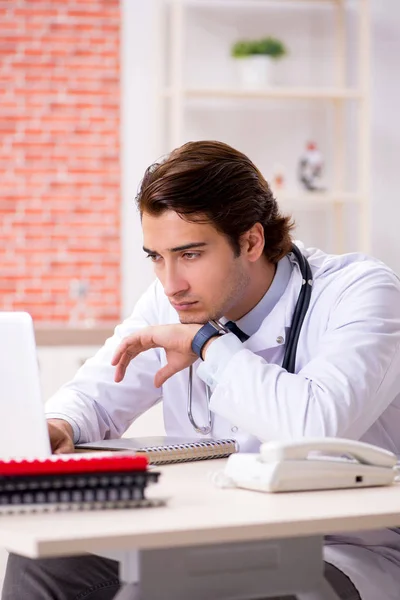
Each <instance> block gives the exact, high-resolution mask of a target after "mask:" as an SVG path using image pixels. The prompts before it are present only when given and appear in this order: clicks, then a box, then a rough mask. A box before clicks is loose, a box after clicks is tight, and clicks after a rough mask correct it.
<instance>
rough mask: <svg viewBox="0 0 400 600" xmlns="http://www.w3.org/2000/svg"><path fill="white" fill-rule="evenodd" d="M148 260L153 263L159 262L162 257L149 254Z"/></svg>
mask: <svg viewBox="0 0 400 600" xmlns="http://www.w3.org/2000/svg"><path fill="white" fill-rule="evenodd" d="M146 258H149V259H150V260H151V262H157V261H158V259H159V258H160V257H159V255H158V254H148V255H147V256H146Z"/></svg>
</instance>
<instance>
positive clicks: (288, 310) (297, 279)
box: [244, 255, 302, 352]
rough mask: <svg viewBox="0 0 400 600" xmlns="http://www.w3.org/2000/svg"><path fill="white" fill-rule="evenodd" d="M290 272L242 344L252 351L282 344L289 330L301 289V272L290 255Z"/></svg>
mask: <svg viewBox="0 0 400 600" xmlns="http://www.w3.org/2000/svg"><path fill="white" fill-rule="evenodd" d="M288 258H289V260H290V262H291V265H292V274H291V277H290V280H289V283H288V285H287V286H286V289H285V291H284V293H283V294H282V296H281V297H280V299H279V300H278V302H277V303H276V304H275V306H274V308H273V309H272V311H271V312H270V313H269V314H268V315H266V317H265V318H264V320H263V321H262V323H261V326H260V327H259V329H258V330H257V331H256V333H254V335H252V336H251V337H250V338H249V339H248V340H247V342H245V343H244V346H245V347H246V348H248V349H249V350H251V351H252V352H259V351H260V350H265V349H267V348H275V347H277V346H282V345H283V344H285V342H286V338H287V335H288V333H289V330H290V326H291V322H292V318H293V313H294V309H295V306H296V302H297V298H298V296H299V293H300V289H301V281H302V277H301V273H300V269H299V265H298V264H297V261H296V260H295V259H294V258H293V257H292V256H291V255H290V256H289V257H288Z"/></svg>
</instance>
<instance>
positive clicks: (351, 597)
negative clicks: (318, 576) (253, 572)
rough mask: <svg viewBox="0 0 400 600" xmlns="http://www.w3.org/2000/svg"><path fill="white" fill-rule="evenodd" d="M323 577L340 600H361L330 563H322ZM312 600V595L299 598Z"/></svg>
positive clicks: (291, 598) (291, 599) (293, 599)
mask: <svg viewBox="0 0 400 600" xmlns="http://www.w3.org/2000/svg"><path fill="white" fill-rule="evenodd" d="M324 576H325V580H326V581H327V582H328V583H329V585H330V586H331V588H332V589H333V590H334V591H335V592H336V594H337V596H339V598H340V600H361V596H360V594H359V593H358V592H357V589H356V587H355V586H354V585H353V583H352V582H351V580H350V579H349V578H348V577H347V575H345V574H344V573H343V571H340V569H338V568H337V567H335V565H331V564H330V563H327V562H325V563H324ZM303 597H304V598H308V597H309V598H310V600H311V599H312V594H309V595H307V594H303V595H302V596H301V598H303ZM271 600H296V597H295V596H285V597H280V598H271Z"/></svg>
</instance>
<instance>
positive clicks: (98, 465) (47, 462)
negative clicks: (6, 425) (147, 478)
mask: <svg viewBox="0 0 400 600" xmlns="http://www.w3.org/2000/svg"><path fill="white" fill-rule="evenodd" d="M148 464H149V461H148V459H147V457H146V456H144V455H137V456H136V455H134V454H115V453H114V452H110V453H109V454H108V453H107V454H106V455H105V454H103V455H101V454H97V455H96V454H93V455H92V456H88V455H85V454H77V455H75V454H53V455H52V456H49V458H44V459H14V460H0V477H2V476H5V475H7V476H15V475H65V474H67V473H98V472H105V471H107V472H111V471H145V470H146V469H147V466H148Z"/></svg>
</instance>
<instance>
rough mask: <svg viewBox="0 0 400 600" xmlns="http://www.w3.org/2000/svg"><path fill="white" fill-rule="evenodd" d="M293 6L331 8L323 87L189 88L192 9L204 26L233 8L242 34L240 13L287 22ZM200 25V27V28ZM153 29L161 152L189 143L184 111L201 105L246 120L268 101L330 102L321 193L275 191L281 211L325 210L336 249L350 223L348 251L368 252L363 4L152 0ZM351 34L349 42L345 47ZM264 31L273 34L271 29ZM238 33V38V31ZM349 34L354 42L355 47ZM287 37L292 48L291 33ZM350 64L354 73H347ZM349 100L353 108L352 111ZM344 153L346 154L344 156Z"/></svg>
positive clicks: (355, 0) (342, 0)
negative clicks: (281, 15) (325, 182)
mask: <svg viewBox="0 0 400 600" xmlns="http://www.w3.org/2000/svg"><path fill="white" fill-rule="evenodd" d="M299 7H301V9H302V11H309V14H310V15H312V14H313V12H314V11H316V10H321V9H322V10H329V11H331V12H330V13H329V14H330V15H331V17H332V43H333V46H332V47H333V48H334V52H333V54H334V56H333V55H332V56H330V57H329V58H330V65H329V70H330V78H329V79H330V81H329V84H326V82H324V84H323V85H319V84H318V85H314V84H313V85H300V86H299V85H291V84H290V83H289V84H288V85H277V86H276V87H268V88H265V89H261V90H260V89H256V90H246V89H242V88H241V87H239V86H238V85H235V84H234V85H232V83H231V82H230V83H229V84H228V85H227V84H226V83H225V82H222V83H218V82H215V81H212V82H211V83H209V84H203V83H202V84H201V85H198V84H196V85H193V84H192V83H190V82H188V81H187V77H186V74H187V67H188V65H187V61H188V60H190V57H189V55H188V52H187V47H186V46H187V40H188V22H189V17H190V13H191V11H193V10H197V11H198V10H201V11H202V12H201V15H202V18H203V23H206V22H207V15H208V19H209V22H210V24H212V23H215V22H216V21H218V19H219V20H220V21H223V20H224V16H223V15H224V14H225V15H227V14H229V17H230V19H232V14H233V13H234V12H235V11H236V14H237V23H238V25H237V31H238V32H240V24H241V23H240V18H241V15H242V14H244V13H243V11H245V13H249V12H253V13H254V15H256V16H257V20H260V19H261V18H264V17H262V15H265V14H268V13H267V11H269V10H271V11H275V14H276V11H283V10H286V11H287V12H286V15H287V19H288V20H289V21H290V19H296V10H299ZM204 15H206V16H205V17H204ZM331 17H329V18H331ZM204 27H205V30H206V25H204ZM349 27H350V30H349ZM157 28H158V29H157V39H158V40H159V44H158V45H157V49H156V52H157V53H158V67H157V69H158V70H157V82H158V87H157V97H158V107H159V114H158V118H159V131H160V132H163V133H161V134H160V136H159V139H158V145H159V149H160V151H159V154H163V153H165V152H169V151H170V150H171V149H173V148H175V147H177V146H179V145H181V144H182V143H184V142H185V141H187V133H186V130H187V112H188V111H189V110H191V111H193V110H201V111H202V113H204V112H207V110H209V109H210V108H211V109H212V110H213V111H215V110H218V107H219V109H220V110H221V114H222V115H223V114H224V111H225V112H226V111H227V110H229V111H232V110H233V111H235V110H238V111H240V119H251V116H252V113H253V110H252V109H254V108H255V107H256V108H257V110H260V108H261V109H262V108H263V107H265V108H267V107H268V106H270V105H271V103H272V104H273V103H275V104H276V103H277V102H282V103H291V106H292V107H294V108H296V107H297V106H298V104H296V103H302V102H303V103H304V102H306V103H307V106H310V105H312V106H315V107H316V106H317V105H318V104H321V103H322V104H324V106H328V107H329V108H328V109H327V110H329V111H330V119H331V124H332V125H331V135H330V139H329V146H330V149H331V185H330V186H329V187H328V188H327V190H328V191H327V192H326V193H325V192H323V193H313V192H307V193H304V192H302V191H301V190H288V191H287V192H286V191H285V192H282V193H281V194H280V193H277V199H278V202H279V204H280V205H281V206H282V208H283V209H286V210H290V211H292V212H293V214H294V216H295V218H296V216H297V215H298V214H299V213H304V212H307V213H311V212H313V213H315V212H318V211H321V210H324V211H328V214H329V216H328V220H329V222H330V224H331V229H332V239H333V246H334V250H335V251H336V252H343V251H347V250H348V249H349V248H348V247H347V246H348V244H347V239H346V228H347V229H349V228H350V231H351V233H350V238H351V241H352V244H351V246H352V247H351V248H350V249H351V250H363V251H368V250H369V246H370V225H369V204H370V199H369V191H370V178H369V161H370V142H369V123H370V118H369V113H370V98H369V72H370V65H369V53H370V49H369V1H368V0H279V1H277V0H158V23H157ZM349 31H350V36H351V40H352V44H351V46H352V47H351V48H350V47H349ZM265 33H266V35H269V34H272V35H273V34H274V32H271V31H266V32H265ZM300 33H301V31H300ZM237 37H240V34H239V35H238V36H237ZM243 37H245V36H243ZM355 38H356V39H357V43H356V44H355V45H354V43H353V39H355ZM285 42H287V45H288V46H289V47H290V42H291V40H290V37H288V39H286V40H285ZM227 51H229V48H227ZM216 60H217V59H216ZM232 60H233V59H232ZM313 60H315V56H314V57H313ZM321 60H322V61H324V60H326V57H323V56H322V57H321ZM351 65H352V66H353V72H352V73H351V76H349V70H351V69H350V66H351ZM350 80H351V81H350ZM282 105H283V104H281V105H280V106H282ZM350 105H351V106H352V107H353V109H352V112H351V108H349V107H350ZM324 110H325V108H324ZM246 111H247V114H246ZM267 111H268V116H270V115H271V109H270V108H268V109H267ZM349 115H350V117H349ZM238 118H239V117H238ZM276 118H278V117H276ZM349 119H350V121H349ZM349 122H350V125H351V127H354V128H355V133H354V134H353V135H351V134H350V132H349V129H350V128H349ZM166 124H167V130H166V129H165V125H166ZM208 137H209V136H208ZM216 137H217V136H216ZM237 147H238V149H242V148H241V146H240V144H237ZM350 153H351V157H349V154H350ZM350 163H351V170H352V173H355V176H353V177H352V185H351V186H350V185H349V182H348V180H349V174H348V170H349V164H350ZM258 166H259V165H258ZM267 179H268V177H267ZM350 179H351V178H350ZM350 205H351V209H350V211H349V210H348V208H349V206H350ZM354 211H355V212H354ZM349 214H350V216H349ZM347 237H349V236H348V235H347Z"/></svg>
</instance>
